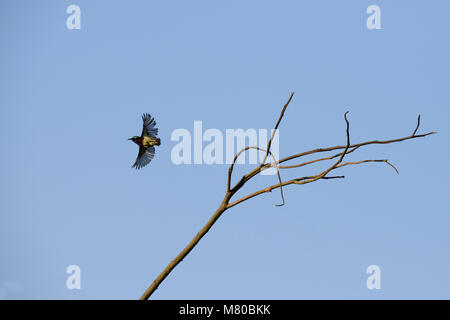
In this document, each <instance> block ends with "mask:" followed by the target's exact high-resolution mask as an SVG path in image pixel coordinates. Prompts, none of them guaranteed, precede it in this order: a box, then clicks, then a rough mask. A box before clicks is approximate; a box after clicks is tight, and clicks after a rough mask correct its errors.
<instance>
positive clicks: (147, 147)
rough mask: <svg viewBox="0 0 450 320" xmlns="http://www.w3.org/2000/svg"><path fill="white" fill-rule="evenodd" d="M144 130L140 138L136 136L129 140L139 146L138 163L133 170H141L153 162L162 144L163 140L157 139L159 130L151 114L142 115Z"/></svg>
mask: <svg viewBox="0 0 450 320" xmlns="http://www.w3.org/2000/svg"><path fill="white" fill-rule="evenodd" d="M142 121H143V128H142V134H141V136H140V137H138V136H134V137H132V138H130V139H128V140H131V141H133V142H134V143H136V144H137V145H138V146H139V153H138V156H137V158H136V162H135V163H134V164H133V166H132V168H136V169H140V168H142V167H145V166H146V165H147V164H149V163H150V161H152V159H153V157H154V156H155V147H154V146H159V145H160V144H161V140H160V139H159V138H157V137H156V136H157V135H158V128H156V127H155V126H156V121H155V118H153V117H152V116H151V115H150V114H148V113H144V114H143V115H142Z"/></svg>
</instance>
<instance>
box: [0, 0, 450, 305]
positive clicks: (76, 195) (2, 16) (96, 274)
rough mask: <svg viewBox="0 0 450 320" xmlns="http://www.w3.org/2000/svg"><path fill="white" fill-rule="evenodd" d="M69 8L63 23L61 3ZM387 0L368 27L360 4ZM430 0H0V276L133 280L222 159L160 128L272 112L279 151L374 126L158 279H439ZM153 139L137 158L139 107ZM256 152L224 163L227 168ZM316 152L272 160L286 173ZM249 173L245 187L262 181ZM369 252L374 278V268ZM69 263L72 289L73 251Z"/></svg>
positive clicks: (373, 294)
mask: <svg viewBox="0 0 450 320" xmlns="http://www.w3.org/2000/svg"><path fill="white" fill-rule="evenodd" d="M71 4H76V5H78V6H80V8H81V29H80V30H68V29H67V27H66V19H67V17H68V14H67V13H66V8H67V7H68V6H69V5H71ZM372 4H376V5H379V6H380V8H381V25H382V29H381V30H368V29H367V27H366V19H367V17H368V15H367V14H366V8H367V7H368V6H369V5H372ZM449 11H450V3H449V2H448V1H444V0H436V1H432V2H429V1H403V0H397V1H380V0H370V1H365V0H358V1H356V0H354V1H331V0H330V1H312V0H310V1H277V2H274V1H214V2H213V1H206V0H204V1H197V0H194V1H189V2H187V1H164V2H163V1H123V0H121V1H82V0H79V1H2V2H1V4H0V39H1V50H0V108H1V109H0V130H1V134H0V146H1V150H2V151H1V154H2V157H0V176H1V180H0V191H1V201H0V213H1V214H0V294H1V297H2V298H10V299H15V298H23V299H135V298H138V297H139V296H140V295H141V294H142V292H143V291H144V290H145V289H146V288H147V286H148V285H149V284H150V283H151V282H152V281H153V279H154V278H155V277H156V276H157V275H158V274H159V272H160V271H162V269H163V268H164V267H165V266H166V264H167V263H169V262H170V261H171V260H172V259H173V258H174V257H175V255H176V254H177V253H178V252H179V251H180V250H181V249H182V248H183V247H184V246H185V245H186V244H187V242H188V241H190V240H191V238H192V237H193V236H194V235H195V234H196V233H197V232H198V231H199V230H200V228H201V227H202V226H203V225H204V223H205V222H206V221H207V219H208V218H209V217H210V216H211V215H212V213H213V212H214V211H215V209H216V208H217V206H218V205H219V204H220V202H221V200H222V198H223V195H224V191H225V186H226V173H227V166H226V165H204V164H203V165H178V166H177V165H175V164H173V162H172V161H171V157H170V155H171V150H172V148H173V147H174V146H175V144H176V143H175V142H172V141H170V136H171V133H172V132H173V131H174V130H175V129H178V128H185V129H187V130H189V131H191V132H192V131H193V124H194V121H195V120H201V121H202V123H203V127H204V129H207V128H217V129H219V130H221V131H222V132H225V130H226V129H230V128H231V129H233V128H244V129H247V128H262V129H264V128H266V129H270V128H271V127H272V126H273V125H274V123H275V121H276V118H277V117H278V114H279V112H280V110H281V107H282V105H283V104H284V102H285V101H286V100H287V98H288V96H289V93H290V92H291V91H295V92H296V95H295V98H294V100H293V101H292V103H291V105H290V107H289V108H288V110H287V112H286V116H285V118H284V120H283V122H282V124H281V126H280V155H281V156H287V155H290V154H292V153H297V152H301V151H305V150H309V149H311V148H315V147H320V146H324V147H326V146H332V145H336V144H344V143H345V122H344V120H343V114H344V112H345V111H347V110H348V111H350V114H349V119H350V125H351V127H350V132H351V140H352V142H359V141H364V140H372V139H388V138H396V137H402V136H406V135H408V134H410V133H411V132H412V131H413V129H414V127H415V125H416V118H417V115H418V114H421V115H422V126H421V129H420V130H421V132H426V131H433V130H434V131H438V132H439V134H438V135H434V136H430V137H427V138H424V139H416V140H413V141H406V142H402V143H399V144H395V145H384V146H369V147H367V148H365V149H362V150H359V151H358V152H355V153H354V154H352V155H351V156H349V159H350V160H355V161H356V160H361V159H367V158H374V159H377V158H378V159H384V158H388V159H389V160H390V161H391V162H393V163H394V164H395V165H396V166H397V167H398V169H399V171H400V175H397V174H395V172H394V171H393V170H392V169H391V168H389V167H388V166H385V165H382V164H368V165H361V166H358V167H348V168H342V169H341V170H339V171H338V172H336V173H339V174H343V175H345V176H346V178H345V179H344V180H330V181H319V182H317V183H314V184H309V185H306V186H294V187H290V188H286V189H285V198H286V205H285V206H284V207H275V204H278V203H279V202H280V199H279V193H277V192H273V193H270V194H266V195H263V196H261V197H258V198H255V199H252V200H250V201H248V202H245V203H243V204H242V205H239V206H237V207H234V208H232V209H231V210H229V211H227V212H226V213H225V214H224V215H223V216H222V217H221V219H220V220H219V221H218V222H217V223H216V225H215V226H214V227H213V228H212V229H211V231H210V232H209V233H208V234H207V235H206V236H205V238H203V239H202V241H201V242H200V244H199V245H198V246H197V247H196V248H195V249H194V250H193V251H192V252H191V254H190V255H189V256H188V257H187V258H186V259H185V260H184V261H183V262H182V263H181V264H180V265H179V266H178V267H177V268H176V269H175V271H174V272H173V273H172V274H171V275H170V276H169V277H168V278H167V279H166V280H165V281H164V283H163V284H162V285H161V286H160V288H159V289H158V290H157V291H156V292H155V294H154V295H153V297H152V298H154V299H417V298H424V299H431V298H437V299H442V298H447V299H448V298H450V294H449V288H450V274H449V272H448V270H450V256H449V254H448V252H449V246H450V233H449V227H450V217H449V212H450V211H449V202H448V190H449V181H450V174H449V172H448V170H446V168H447V164H448V158H449V156H450V153H449V151H448V148H447V145H448V141H449V138H450V137H449V133H448V130H447V128H448V122H449V116H450V111H449V101H450V93H449V92H450V91H449V90H448V81H449V73H450V64H449V62H448V57H449V56H450V52H449V51H450V47H449V44H448V33H449V22H448V12H449ZM144 112H149V113H151V114H152V115H153V116H155V118H156V121H157V123H158V127H159V130H160V138H161V141H162V144H161V146H160V147H159V148H158V149H157V153H156V156H155V159H154V160H153V161H152V162H151V163H150V164H149V165H148V166H147V167H145V168H143V169H142V170H139V171H136V170H134V169H131V165H132V164H133V162H134V160H135V157H136V154H137V147H136V145H134V144H132V143H130V141H127V140H126V139H127V138H129V137H131V136H133V135H138V134H139V133H140V131H141V119H140V116H141V114H142V113H144ZM250 169H251V166H249V165H240V166H238V167H237V168H236V172H235V174H236V176H235V178H237V177H239V176H240V175H242V174H243V173H245V172H246V171H248V170H250ZM315 170H318V167H312V168H310V169H306V168H303V169H298V170H291V171H283V172H282V176H283V178H286V179H288V178H293V177H297V176H302V175H305V174H311V173H312V172H315ZM275 182H276V179H275V177H274V176H258V177H257V178H256V179H255V181H253V182H251V183H249V184H248V186H246V187H245V189H244V190H243V191H242V192H241V193H240V195H245V194H246V193H249V192H251V191H254V190H257V189H259V188H262V187H264V186H267V185H271V184H274V183H275ZM372 264H375V265H378V266H379V267H380V268H381V289H380V290H368V289H367V287H366V279H367V277H368V275H367V274H366V268H367V267H368V266H369V265H372ZM69 265H78V266H80V268H81V290H68V289H67V288H66V279H67V277H68V274H66V268H67V267H68V266H69Z"/></svg>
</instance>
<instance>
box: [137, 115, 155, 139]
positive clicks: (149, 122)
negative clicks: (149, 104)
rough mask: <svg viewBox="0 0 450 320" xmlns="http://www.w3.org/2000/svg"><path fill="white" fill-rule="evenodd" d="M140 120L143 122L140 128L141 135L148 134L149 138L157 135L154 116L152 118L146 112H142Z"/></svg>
mask: <svg viewBox="0 0 450 320" xmlns="http://www.w3.org/2000/svg"><path fill="white" fill-rule="evenodd" d="M142 122H143V128H142V135H141V136H148V137H151V138H156V136H157V135H158V128H155V126H156V121H155V118H153V117H152V116H151V115H150V114H148V113H144V114H143V115H142Z"/></svg>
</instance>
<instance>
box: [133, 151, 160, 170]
mask: <svg viewBox="0 0 450 320" xmlns="http://www.w3.org/2000/svg"><path fill="white" fill-rule="evenodd" d="M154 156H155V147H150V148H147V149H146V148H144V147H139V154H138V156H137V158H136V162H135V163H134V164H133V166H132V168H136V169H140V168H142V167H145V166H146V165H148V164H149V163H150V161H152V159H153V157H154Z"/></svg>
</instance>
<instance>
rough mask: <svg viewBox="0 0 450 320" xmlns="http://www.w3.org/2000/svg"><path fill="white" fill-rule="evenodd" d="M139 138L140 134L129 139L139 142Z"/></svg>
mask: <svg viewBox="0 0 450 320" xmlns="http://www.w3.org/2000/svg"><path fill="white" fill-rule="evenodd" d="M138 139H139V137H138V136H134V137H132V138H130V139H128V140H131V141H133V142H134V143H137V141H138Z"/></svg>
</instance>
